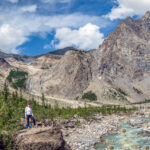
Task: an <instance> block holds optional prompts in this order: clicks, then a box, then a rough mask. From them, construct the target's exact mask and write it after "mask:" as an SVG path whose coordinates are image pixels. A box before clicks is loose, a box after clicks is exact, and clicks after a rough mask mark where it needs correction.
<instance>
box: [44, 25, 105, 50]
mask: <svg viewBox="0 0 150 150" xmlns="http://www.w3.org/2000/svg"><path fill="white" fill-rule="evenodd" d="M99 30H100V28H99V26H96V25H94V24H91V23H88V24H86V25H85V26H83V27H80V28H79V29H78V30H77V29H71V28H59V29H57V30H56V35H55V40H56V41H59V43H58V44H56V45H55V47H56V48H64V47H67V46H72V45H73V46H76V47H78V48H81V49H87V50H88V49H93V48H97V47H98V46H99V44H100V43H102V41H103V34H102V33H100V31H99ZM52 44H54V41H52V43H51V45H52ZM47 47H48V46H45V48H47Z"/></svg>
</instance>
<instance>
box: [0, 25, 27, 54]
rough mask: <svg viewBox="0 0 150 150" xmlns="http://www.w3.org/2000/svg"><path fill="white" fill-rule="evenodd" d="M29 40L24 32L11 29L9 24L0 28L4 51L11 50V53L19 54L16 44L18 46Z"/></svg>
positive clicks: (1, 44) (0, 41)
mask: <svg viewBox="0 0 150 150" xmlns="http://www.w3.org/2000/svg"><path fill="white" fill-rule="evenodd" d="M26 40H27V38H26V37H25V36H24V33H23V31H22V30H20V29H17V28H15V27H11V26H10V25H9V24H3V25H2V26H1V27H0V46H1V48H2V49H4V50H5V49H6V50H10V52H13V53H18V51H17V50H16V43H17V44H18V45H20V44H22V43H23V42H25V41H26Z"/></svg>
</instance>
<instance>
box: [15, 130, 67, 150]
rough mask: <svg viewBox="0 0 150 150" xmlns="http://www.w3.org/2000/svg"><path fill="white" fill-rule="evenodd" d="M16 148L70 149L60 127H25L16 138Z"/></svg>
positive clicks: (41, 149) (19, 149) (31, 149)
mask: <svg viewBox="0 0 150 150" xmlns="http://www.w3.org/2000/svg"><path fill="white" fill-rule="evenodd" d="M14 149H15V150H69V147H68V146H67V145H66V144H65V141H64V140H63V136H62V132H61V131H60V129H59V128H53V127H45V128H32V129H24V130H21V131H19V132H18V133H17V135H16V136H15V138H14Z"/></svg>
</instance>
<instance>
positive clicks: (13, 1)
mask: <svg viewBox="0 0 150 150" xmlns="http://www.w3.org/2000/svg"><path fill="white" fill-rule="evenodd" d="M8 1H10V2H11V3H18V2H19V0H8Z"/></svg>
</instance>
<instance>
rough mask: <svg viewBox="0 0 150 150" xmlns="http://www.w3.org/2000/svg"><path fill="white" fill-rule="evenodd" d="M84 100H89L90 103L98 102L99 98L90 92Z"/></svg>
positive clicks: (84, 95)
mask: <svg viewBox="0 0 150 150" xmlns="http://www.w3.org/2000/svg"><path fill="white" fill-rule="evenodd" d="M82 99H88V100H90V101H96V100H97V96H96V94H95V93H93V92H92V91H89V92H87V93H84V94H83V96H82Z"/></svg>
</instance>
